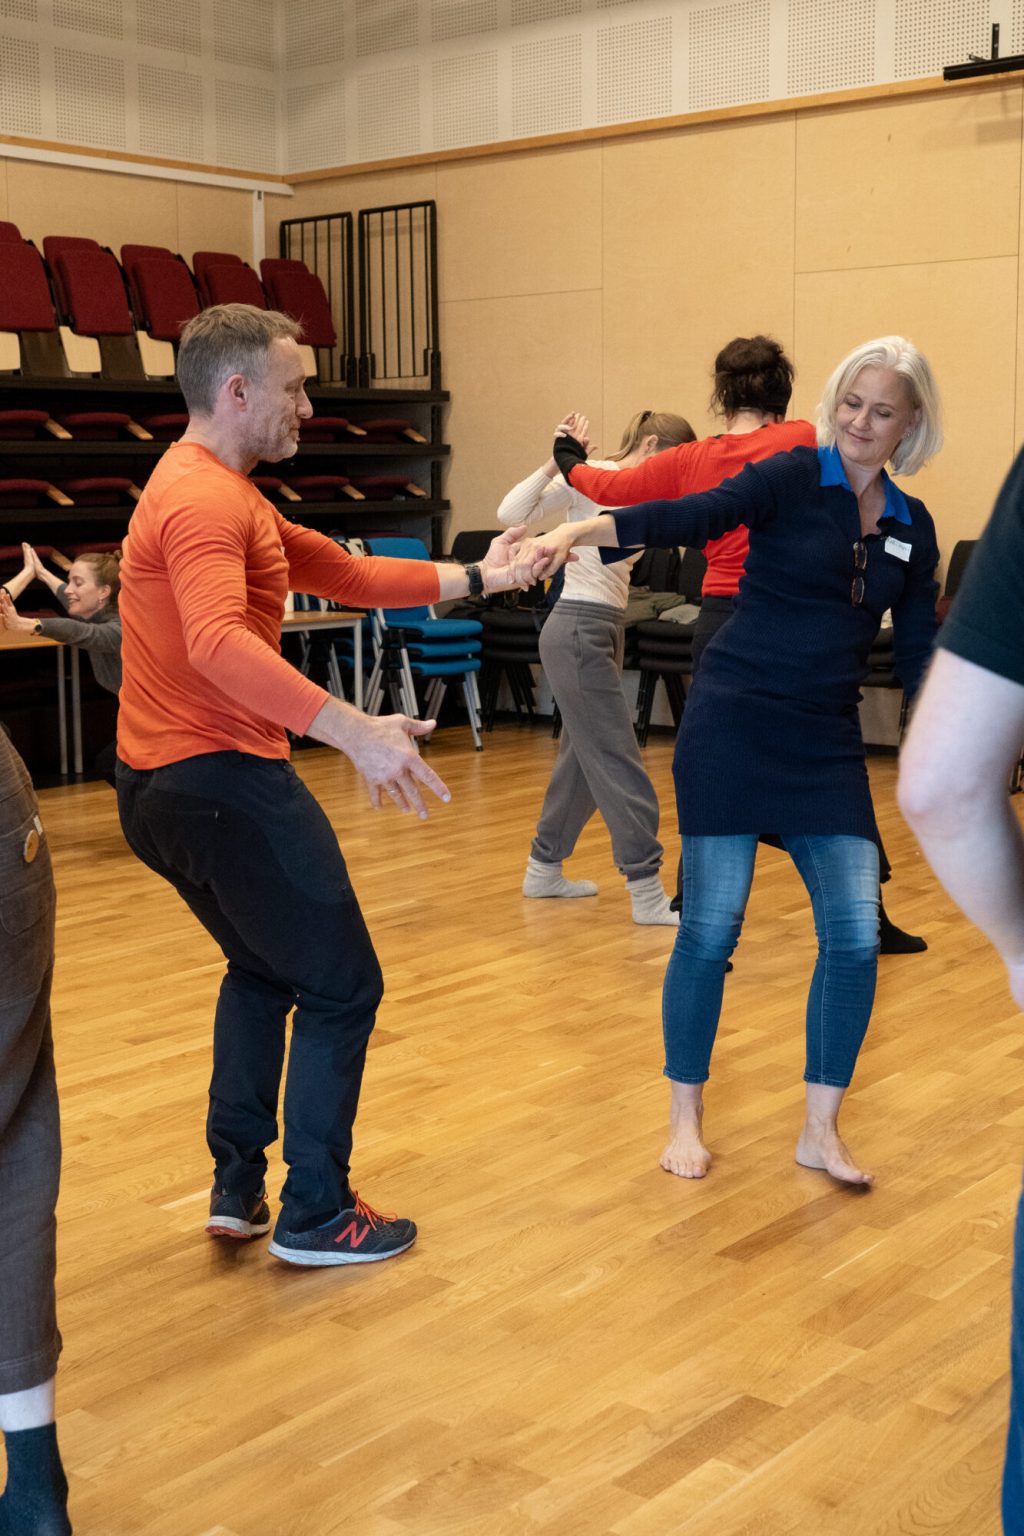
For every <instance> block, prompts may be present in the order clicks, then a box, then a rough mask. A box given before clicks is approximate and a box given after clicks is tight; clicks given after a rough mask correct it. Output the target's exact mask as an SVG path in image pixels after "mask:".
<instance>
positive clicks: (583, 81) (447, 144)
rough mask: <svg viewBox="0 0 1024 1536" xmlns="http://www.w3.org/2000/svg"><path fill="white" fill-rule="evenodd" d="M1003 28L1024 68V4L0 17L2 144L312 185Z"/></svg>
mask: <svg viewBox="0 0 1024 1536" xmlns="http://www.w3.org/2000/svg"><path fill="white" fill-rule="evenodd" d="M993 17H994V18H995V19H996V20H999V21H1001V22H1003V23H1004V34H1003V39H1002V46H1003V51H1004V52H1007V51H1014V52H1021V51H1024V0H0V72H2V79H0V87H2V89H0V125H2V126H0V132H7V133H10V134H24V135H26V136H29V137H32V136H38V137H40V138H42V139H43V140H50V141H56V142H57V143H66V144H68V145H71V146H83V147H88V146H89V145H95V146H97V147H102V148H114V149H125V150H130V151H136V152H139V153H142V154H152V155H162V156H166V157H168V158H171V159H185V160H195V161H196V162H197V163H200V164H202V163H204V162H205V163H212V164H219V165H225V166H235V167H238V168H240V169H247V170H254V171H264V172H271V173H272V172H274V171H276V170H278V169H283V170H288V169H293V170H311V169H315V168H316V167H318V166H321V165H323V166H329V165H337V164H340V163H350V164H354V163H358V162H361V161H367V160H374V161H376V160H387V159H391V158H397V157H401V156H406V155H415V154H422V153H425V152H427V153H429V152H430V151H432V150H435V149H436V150H448V149H458V148H460V147H462V146H467V147H468V146H471V145H478V144H482V143H490V142H501V141H503V140H511V141H513V142H514V141H515V140H516V139H520V138H526V137H533V136H537V135H544V134H548V133H550V134H559V133H572V132H575V131H581V130H583V131H585V130H586V129H588V128H592V127H599V126H606V125H607V126H610V127H614V125H616V124H618V123H628V122H632V121H637V120H640V121H646V120H649V119H658V118H660V117H666V116H676V115H684V114H686V113H691V112H700V111H705V110H708V109H718V108H724V109H728V108H729V107H731V106H740V105H744V104H747V103H756V102H759V101H769V100H772V99H780V98H785V97H788V96H794V95H811V94H816V93H819V92H821V93H824V92H828V91H834V90H841V89H845V88H849V87H856V86H860V85H865V86H870V85H882V84H885V83H887V82H891V81H896V80H906V79H914V78H918V77H921V76H925V75H937V74H938V73H939V72H940V71H941V68H942V66H943V65H944V64H946V63H951V62H954V61H956V60H963V59H966V57H967V55H968V53H971V52H974V53H981V54H987V53H988V50H989V45H990V27H991V22H992V19H993ZM197 81H198V84H197ZM186 119H187V120H186Z"/></svg>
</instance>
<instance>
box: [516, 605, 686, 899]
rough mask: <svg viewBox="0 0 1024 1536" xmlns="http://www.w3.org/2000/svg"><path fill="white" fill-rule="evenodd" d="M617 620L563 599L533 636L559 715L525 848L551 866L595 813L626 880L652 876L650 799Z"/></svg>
mask: <svg viewBox="0 0 1024 1536" xmlns="http://www.w3.org/2000/svg"><path fill="white" fill-rule="evenodd" d="M623 621H624V615H623V613H622V611H621V610H620V609H618V608H612V607H610V606H609V605H607V604H605V603H586V602H577V601H573V600H571V599H570V600H569V601H566V599H565V598H564V597H563V598H561V599H560V600H559V601H558V602H557V603H556V604H555V607H554V609H553V610H552V613H551V616H550V618H549V619H548V621H547V623H546V624H545V625H544V628H543V629H542V630H541V633H540V659H541V662H542V664H543V667H544V671H545V673H546V675H547V679H548V682H549V683H550V684H551V692H552V693H553V694H554V696H555V702H556V703H557V705H558V708H559V710H560V711H561V715H562V739H561V745H560V747H559V752H558V759H557V761H556V763H555V767H554V771H553V772H552V775H551V782H550V783H549V784H548V787H547V793H546V794H545V796H544V805H543V808H542V809H541V813H540V820H539V821H538V823H537V832H536V836H535V837H534V840H533V847H532V849H531V850H530V851H531V853H532V855H533V857H534V858H535V859H537V860H539V861H540V863H542V864H560V863H561V861H562V860H563V859H567V858H568V857H569V855H570V854H571V853H572V851H573V849H574V848H575V846H576V841H577V839H578V837H579V835H580V833H581V832H582V831H583V828H584V827H585V826H586V824H587V822H588V821H589V820H590V818H591V816H593V814H594V812H595V810H597V811H600V812H601V815H602V816H603V818H604V821H605V825H606V826H607V828H608V831H609V832H610V833H611V839H612V854H613V856H614V859H615V863H616V864H617V865H618V867H619V869H620V870H621V872H622V873H623V874H624V875H625V877H626V879H627V880H642V879H644V878H645V877H647V876H648V875H654V874H657V872H658V870H659V869H660V868H661V861H662V855H663V853H664V850H663V848H662V846H661V844H660V843H659V841H658V797H657V795H656V794H655V792H654V786H653V785H652V783H651V781H650V779H649V778H648V777H647V774H646V772H645V771H644V765H643V762H642V761H641V758H640V749H639V747H638V746H637V744H636V735H635V733H634V730H633V722H632V720H631V719H630V715H629V708H628V706H627V704H626V698H625V695H624V694H623V691H622V653H623V643H624V636H623Z"/></svg>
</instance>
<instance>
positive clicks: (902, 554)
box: [883, 539, 910, 560]
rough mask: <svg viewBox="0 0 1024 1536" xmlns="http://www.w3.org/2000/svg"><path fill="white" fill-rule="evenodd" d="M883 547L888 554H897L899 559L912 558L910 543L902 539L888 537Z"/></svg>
mask: <svg viewBox="0 0 1024 1536" xmlns="http://www.w3.org/2000/svg"><path fill="white" fill-rule="evenodd" d="M883 547H884V549H885V552H886V554H887V555H895V556H896V559H897V560H909V559H910V545H909V544H904V543H903V542H902V541H901V540H900V539H886V541H885V544H884V546H883Z"/></svg>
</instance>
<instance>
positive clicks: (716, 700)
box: [536, 336, 942, 1184]
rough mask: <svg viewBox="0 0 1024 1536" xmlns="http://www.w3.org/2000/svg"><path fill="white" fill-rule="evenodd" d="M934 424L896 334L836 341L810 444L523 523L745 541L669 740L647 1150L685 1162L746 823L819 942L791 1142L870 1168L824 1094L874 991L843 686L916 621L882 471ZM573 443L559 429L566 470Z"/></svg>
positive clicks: (921, 660) (863, 830)
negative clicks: (659, 1129) (662, 1137)
mask: <svg viewBox="0 0 1024 1536" xmlns="http://www.w3.org/2000/svg"><path fill="white" fill-rule="evenodd" d="M941 442H942V434H941V428H940V426H939V405H938V396H937V392H936V388H935V383H934V380H933V378H932V374H931V370H930V368H929V366H928V363H927V361H926V360H925V358H924V357H923V356H922V355H921V353H920V352H918V350H917V349H916V347H914V346H913V345H912V344H911V343H910V342H908V341H905V340H904V339H903V338H902V337H899V336H889V337H883V338H881V339H880V340H877V341H872V342H867V343H865V344H864V345H863V346H860V347H858V348H856V350H855V351H853V352H851V353H850V355H849V356H848V357H846V358H845V359H844V360H843V362H841V363H840V364H839V367H838V368H837V369H836V370H835V372H834V373H833V375H832V377H831V378H830V379H829V381H828V384H827V385H826V387H825V392H824V396H823V399H822V402H821V405H820V407H819V413H818V443H819V446H818V448H817V449H814V448H796V449H794V450H793V451H792V452H789V453H781V454H778V455H777V456H775V457H774V458H770V459H764V460H762V461H761V462H760V463H756V464H748V465H747V466H746V468H745V469H743V470H742V471H741V473H740V474H738V475H736V476H735V477H734V478H733V479H731V480H727V481H725V482H724V483H723V484H722V485H720V486H719V487H718V488H717V489H715V490H710V491H704V492H700V493H698V494H696V495H692V496H687V497H683V498H682V499H681V500H678V501H655V502H647V503H643V504H641V505H639V506H635V507H630V508H627V509H624V510H622V511H618V512H613V513H610V514H609V513H605V514H603V515H602V516H599V517H596V518H593V519H591V520H590V522H585V523H567V524H565V525H563V526H562V527H561V528H558V529H556V530H555V531H554V533H552V534H546V535H543V536H542V537H541V538H540V539H538V540H537V541H536V543H537V544H544V545H545V546H546V547H547V548H548V549H549V550H550V552H551V559H550V565H551V568H554V567H555V566H556V565H557V564H558V563H559V562H560V561H561V560H562V559H564V558H565V556H566V554H567V553H568V551H569V550H570V549H571V548H572V546H573V545H574V544H579V543H585V544H596V545H599V546H605V547H607V548H609V549H613V550H614V549H618V548H620V547H621V548H629V547H631V546H633V545H636V544H649V545H660V544H687V545H696V546H700V545H702V544H704V543H706V542H707V540H709V539H714V538H719V537H721V536H722V534H724V533H726V532H728V531H729V530H730V529H734V528H738V527H739V526H740V525H741V524H742V525H745V526H746V527H747V528H749V530H750V553H749V556H748V558H747V563H746V571H745V574H744V577H743V580H742V582H741V584H740V590H739V598H738V602H737V606H736V611H735V613H734V614H733V615H732V617H731V618H730V619H729V621H728V622H727V623H726V624H725V625H724V626H723V627H722V628H721V629H720V630H719V631H718V633H717V634H716V635H715V637H714V639H713V640H712V641H711V642H710V644H709V645H708V647H707V650H706V651H705V652H704V657H703V660H702V662H701V668H700V672H699V674H698V676H697V678H696V680H695V682H694V685H693V689H692V691H691V694H690V697H689V700H688V702H687V707H686V712H685V714H684V716H683V724H682V728H681V730H680V733H679V740H678V742H677V747H676V758H675V780H676V792H677V797H678V798H679V802H680V827H681V831H682V835H683V865H684V871H685V880H684V904H683V913H682V921H681V924H680V930H679V935H678V938H677V940H676V943H675V946H674V949H673V953H672V958H671V960H670V962H669V967H668V972H667V975H666V978H665V990H664V1002H663V1022H664V1031H665V1053H666V1064H665V1075H666V1076H667V1077H668V1078H669V1079H670V1081H671V1085H672V1102H671V1127H670V1135H669V1141H668V1145H667V1146H666V1148H665V1151H664V1153H663V1154H662V1158H661V1164H662V1167H663V1168H665V1169H667V1170H668V1171H669V1172H670V1173H675V1174H678V1175H679V1176H680V1177H683V1178H702V1177H703V1176H704V1175H705V1174H706V1172H707V1170H708V1167H709V1166H710V1163H711V1154H710V1152H709V1150H708V1148H707V1146H706V1144H705V1141H704V1136H703V1097H704V1083H705V1081H706V1080H707V1077H708V1074H709V1068H710V1060H711V1052H712V1047H713V1045H714V1040H715V1033H716V1030H717V1028H718V1018H719V1013H720V1011H721V1005H722V991H723V978H724V975H725V967H726V963H727V961H728V959H729V956H730V954H731V953H732V951H733V949H734V948H735V945H736V941H737V939H738V938H739V933H740V928H741V926H742V922H743V914H744V910H745V908H746V903H747V897H748V894H749V891H750V885H751V881H752V878H753V871H754V857H755V852H756V849H757V843H758V839H759V838H761V837H770V838H771V839H772V840H773V841H775V842H778V843H781V845H782V846H783V847H784V848H785V849H786V851H787V852H788V853H789V855H790V857H791V858H792V860H793V862H794V863H795V865H796V867H797V869H798V870H799V873H800V875H801V878H802V879H803V881H804V883H805V885H806V886H807V889H808V892H809V894H810V897H811V903H812V907H813V911H814V922H815V929H816V932H817V937H818V960H817V964H816V965H815V969H814V974H813V977H812V980H811V986H810V994H809V997H808V1004H807V1059H806V1070H805V1073H804V1081H805V1084H806V1116H805V1121H804V1125H803V1128H802V1130H801V1132H800V1136H799V1139H798V1141H797V1148H796V1157H797V1161H798V1162H799V1163H802V1164H803V1165H804V1166H805V1167H809V1168H820V1169H823V1170H825V1171H826V1172H828V1173H829V1174H831V1175H832V1176H833V1177H834V1178H836V1179H839V1180H841V1181H842V1182H844V1183H847V1184H869V1183H871V1179H872V1176H871V1174H869V1173H867V1172H865V1170H864V1169H863V1168H862V1167H861V1166H860V1164H859V1163H858V1161H857V1160H856V1159H855V1158H854V1156H853V1155H852V1153H850V1152H849V1150H848V1149H847V1147H846V1146H845V1144H844V1143H843V1140H842V1138H841V1136H840V1134H839V1123H838V1122H839V1110H840V1106H841V1104H842V1100H843V1096H844V1094H845V1092H846V1089H847V1087H848V1086H849V1083H850V1080H851V1077H852V1075H853V1070H854V1066H855V1064H856V1060H857V1054H858V1051H859V1050H860V1046H861V1042H862V1040H863V1038H864V1034H865V1031H866V1029H867V1025H868V1020H869V1018H870V1015H871V1007H872V1003H873V1001H874V992H875V977H876V971H877V956H878V844H877V828H876V826H875V818H874V811H873V809H872V805H871V794H870V790H869V787H868V776H867V767H866V763H865V759H864V746H863V742H862V740H861V735H860V729H859V723H858V717H857V704H858V699H859V690H860V685H861V683H862V682H863V681H864V678H865V676H866V675H867V670H868V655H869V652H870V650H871V646H872V643H873V641H874V639H875V637H876V635H877V633H878V630H879V627H880V624H881V621H882V616H883V615H884V614H885V612H886V611H887V610H889V609H891V610H892V619H893V648H894V662H895V671H896V673H897V676H898V677H899V678H900V681H901V682H902V683H903V686H904V688H905V690H906V692H907V694H908V695H912V694H913V693H914V692H915V691H916V689H917V687H918V685H919V683H920V681H921V678H922V675H923V673H924V669H925V666H926V664H927V662H928V659H929V656H930V654H931V649H932V643H933V640H934V635H935V629H936V620H935V596H936V591H937V587H936V584H935V580H934V571H935V566H936V564H937V561H938V548H937V546H936V542H935V528H934V524H933V523H932V519H931V517H930V515H929V513H928V511H927V509H926V508H925V507H924V505H923V504H922V503H921V502H920V501H916V500H914V499H913V498H912V497H910V496H907V495H905V494H904V492H903V491H902V490H900V489H899V488H898V487H897V486H896V485H895V484H894V482H893V481H892V480H890V478H889V476H888V475H887V474H886V472H885V465H886V464H891V466H892V468H893V470H894V471H895V472H896V473H898V474H903V475H910V474H913V473H914V472H915V471H916V470H918V469H920V468H921V466H922V465H923V464H924V463H925V461H926V460H927V459H929V458H930V457H931V456H932V455H933V454H935V453H936V452H937V451H938V449H939V447H940V446H941ZM583 457H584V455H583V450H582V448H581V447H580V445H579V444H578V443H576V442H575V441H574V440H573V439H569V438H562V439H561V440H560V441H557V442H556V445H555V458H556V460H557V462H558V467H559V469H560V470H561V471H562V474H563V475H564V476H565V478H566V479H567V480H568V481H569V483H570V484H571V483H572V475H573V471H574V468H575V467H576V465H577V464H579V463H582V462H583Z"/></svg>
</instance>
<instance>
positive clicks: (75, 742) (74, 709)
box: [71, 645, 84, 773]
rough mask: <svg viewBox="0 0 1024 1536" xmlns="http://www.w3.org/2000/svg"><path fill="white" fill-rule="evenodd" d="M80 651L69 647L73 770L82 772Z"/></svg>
mask: <svg viewBox="0 0 1024 1536" xmlns="http://www.w3.org/2000/svg"><path fill="white" fill-rule="evenodd" d="M80 662H81V653H80V652H79V649H78V646H77V645H73V646H72V647H71V750H72V753H73V754H74V760H75V772H76V773H83V772H84V768H83V766H82V678H81V673H80V670H79V666H80Z"/></svg>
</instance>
